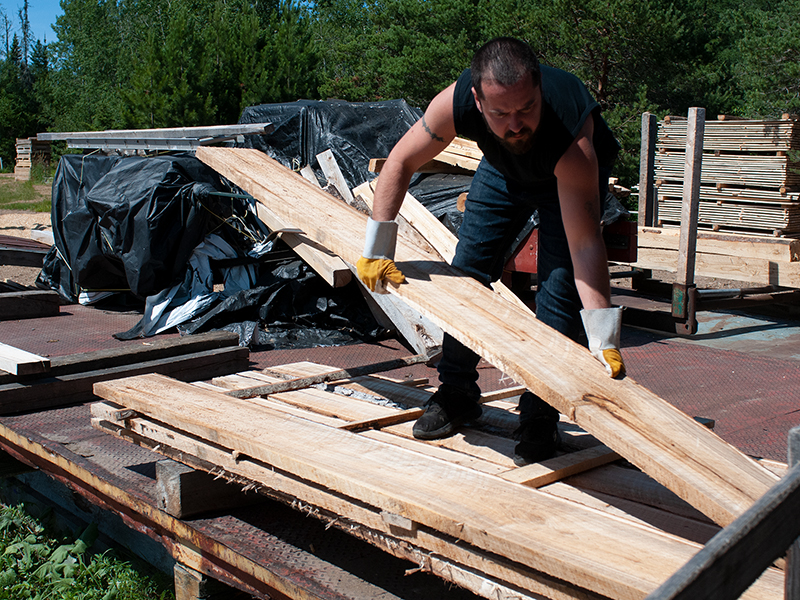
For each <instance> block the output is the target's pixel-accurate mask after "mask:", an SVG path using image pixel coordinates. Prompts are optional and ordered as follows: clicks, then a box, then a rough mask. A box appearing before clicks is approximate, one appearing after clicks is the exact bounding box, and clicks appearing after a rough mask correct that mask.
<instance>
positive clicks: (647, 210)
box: [638, 112, 658, 228]
mask: <svg viewBox="0 0 800 600" xmlns="http://www.w3.org/2000/svg"><path fill="white" fill-rule="evenodd" d="M657 135H658V119H657V118H656V116H655V115H653V114H651V113H648V112H646V113H643V114H642V143H641V150H640V152H639V214H638V222H639V223H638V224H639V227H640V228H641V227H646V226H649V227H652V226H653V225H655V224H656V223H658V216H657V211H658V204H657V203H656V201H655V188H654V187H653V185H654V182H655V166H654V155H655V151H656V137H657Z"/></svg>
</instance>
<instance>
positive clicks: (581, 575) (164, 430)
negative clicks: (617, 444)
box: [92, 363, 783, 600]
mask: <svg viewBox="0 0 800 600" xmlns="http://www.w3.org/2000/svg"><path fill="white" fill-rule="evenodd" d="M335 370H336V369H334V368H332V367H326V366H322V365H317V364H312V363H295V364H290V365H283V366H278V367H271V368H268V369H264V370H263V371H248V372H241V373H239V374H236V375H229V376H223V377H217V378H215V379H213V380H211V381H210V382H197V383H181V382H178V381H176V380H173V379H170V378H167V377H164V376H160V375H142V376H139V377H132V378H127V379H119V380H116V381H109V382H105V383H98V384H96V385H95V394H96V395H98V396H100V397H101V398H103V399H104V401H103V402H100V403H96V404H94V405H93V406H92V417H93V424H94V425H95V427H98V428H100V429H102V430H104V431H107V432H109V433H112V434H115V435H118V436H120V437H123V438H126V439H130V440H133V441H135V442H136V443H139V444H141V445H143V446H146V447H150V448H155V449H156V450H157V451H159V452H162V453H164V454H166V455H167V456H171V457H179V460H181V461H182V462H184V463H186V464H187V465H189V466H191V467H194V468H198V469H202V470H206V471H208V472H211V473H212V474H214V475H216V476H219V477H223V478H226V479H228V480H231V481H237V482H239V483H241V484H242V485H243V486H245V487H247V488H248V489H249V488H253V487H255V488H257V489H259V491H261V492H262V493H265V494H267V495H269V496H272V497H275V498H278V499H280V500H283V501H285V502H288V503H290V504H292V505H293V506H295V507H296V508H299V509H301V510H303V511H305V512H307V513H308V514H309V515H314V516H317V517H319V518H321V519H323V520H325V521H327V522H328V523H330V524H331V526H335V527H338V528H341V529H342V530H344V531H347V532H349V533H350V534H352V535H355V536H357V537H359V538H361V539H364V540H366V541H368V542H370V543H372V544H374V545H376V546H378V547H380V548H382V549H384V550H386V551H387V552H390V553H392V554H395V555H397V556H400V557H403V558H407V559H410V560H412V561H414V562H415V563H416V564H418V566H419V568H420V569H423V570H427V571H431V572H433V573H436V574H437V575H439V576H441V577H444V578H446V579H448V580H450V581H452V582H453V583H456V584H458V585H461V586H464V587H466V588H468V589H471V590H472V591H474V592H475V593H477V594H479V595H482V596H484V597H487V598H517V599H525V598H555V599H566V598H570V599H578V598H581V599H587V598H591V599H598V600H599V599H601V598H620V599H622V598H630V599H633V598H643V597H644V596H645V595H647V594H648V593H649V592H651V591H652V590H653V589H654V588H655V587H657V586H658V585H659V584H660V583H661V582H662V581H663V580H665V579H666V578H667V577H669V575H670V574H672V573H673V572H674V571H675V570H677V569H678V568H679V567H680V566H681V565H683V564H684V563H685V562H686V561H687V560H689V558H690V557H691V556H692V555H694V554H695V553H696V552H697V550H698V549H699V548H700V544H702V543H704V542H705V541H707V540H708V539H709V538H710V537H711V536H712V535H713V534H714V533H716V532H717V531H718V527H717V526H716V525H714V524H713V523H712V522H711V521H710V520H709V519H707V518H705V517H704V516H703V515H702V514H701V513H699V512H698V511H696V510H694V509H692V507H690V506H689V505H688V504H686V503H685V502H682V501H681V500H680V499H679V498H677V497H676V496H674V495H673V494H671V493H670V492H669V491H668V490H667V489H665V488H664V487H663V486H660V485H658V484H657V483H655V482H654V481H653V480H652V479H650V478H649V477H647V475H645V474H644V473H642V472H641V471H638V470H636V469H633V468H630V465H627V466H625V465H624V463H623V464H616V465H614V464H610V465H607V466H604V467H600V468H597V467H599V466H600V465H604V464H606V463H609V462H613V461H618V460H619V459H620V457H619V455H618V454H616V453H614V452H612V451H611V450H609V449H608V448H607V447H606V446H604V445H602V444H599V443H598V441H597V440H596V439H595V438H593V437H592V436H590V435H587V434H586V433H585V432H584V431H582V430H581V429H580V428H578V427H576V426H575V424H574V423H571V422H569V421H567V420H564V419H562V422H561V424H560V429H561V431H562V435H563V438H564V446H565V448H567V449H568V450H570V451H571V452H570V453H567V454H564V455H563V456H560V457H557V458H555V459H552V460H550V461H546V462H543V463H539V464H532V465H528V466H525V467H515V466H514V464H513V461H512V460H511V458H510V456H511V455H512V450H513V446H514V444H515V441H514V440H513V439H512V432H513V429H514V428H515V427H516V423H517V415H516V412H515V407H516V399H517V398H516V395H518V394H519V393H520V391H521V390H520V388H518V387H517V388H509V389H508V390H502V391H500V392H495V393H489V394H486V397H485V398H484V399H483V400H484V414H483V416H482V417H481V419H480V421H479V423H478V427H477V428H475V429H469V430H465V431H464V432H463V433H461V434H458V435H456V436H454V437H452V438H448V439H445V440H440V441H437V442H421V441H419V440H415V439H413V437H412V435H411V420H412V419H413V418H414V417H415V416H416V415H417V414H418V413H419V408H418V407H420V406H421V405H423V404H424V402H425V401H426V400H427V399H428V398H429V397H430V394H431V389H430V388H428V387H427V386H425V385H424V383H425V382H424V381H423V382H415V383H416V385H408V384H407V383H405V384H404V383H401V382H397V381H394V380H390V379H387V378H382V377H379V376H367V377H359V378H353V379H350V380H344V381H339V382H337V383H336V384H335V385H327V386H314V387H307V388H303V389H298V390H294V391H289V392H283V393H277V394H273V395H270V396H268V397H255V398H250V399H238V398H234V397H232V396H231V395H228V394H229V393H230V391H231V390H237V389H238V390H241V389H242V388H253V387H258V386H263V385H267V384H270V383H277V382H285V381H284V380H285V379H286V378H304V377H309V376H314V375H320V374H324V373H326V372H330V371H335ZM582 471H583V473H582V474H580V473H581V472H582ZM569 475H572V477H571V478H570V479H567V480H566V482H562V481H559V480H560V479H563V478H564V477H568V476H569ZM782 586H783V574H782V573H781V572H780V571H778V570H776V569H769V570H768V571H767V572H766V573H765V574H764V575H763V576H762V577H761V578H760V579H759V581H758V582H756V583H755V584H754V585H753V586H752V587H751V588H750V590H749V591H748V592H747V593H746V594H745V596H743V597H744V598H779V597H781V594H782Z"/></svg>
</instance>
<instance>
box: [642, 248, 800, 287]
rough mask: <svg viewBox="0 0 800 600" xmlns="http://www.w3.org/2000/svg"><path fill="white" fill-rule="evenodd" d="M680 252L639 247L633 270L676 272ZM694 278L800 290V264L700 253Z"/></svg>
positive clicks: (696, 260)
mask: <svg viewBox="0 0 800 600" xmlns="http://www.w3.org/2000/svg"><path fill="white" fill-rule="evenodd" d="M677 264H678V253H677V252H676V251H674V250H660V249H657V248H639V250H638V256H637V260H636V262H635V263H630V265H631V266H632V267H636V268H640V269H659V270H663V271H671V272H673V273H674V272H675V271H676V267H677ZM695 275H697V276H702V277H719V278H722V279H732V280H734V281H744V282H748V283H752V284H755V285H759V286H762V285H763V286H766V285H777V286H781V287H790V288H800V263H799V262H791V263H785V262H777V261H770V260H766V259H761V258H748V257H741V256H733V255H723V254H705V253H702V254H697V255H696V257H695Z"/></svg>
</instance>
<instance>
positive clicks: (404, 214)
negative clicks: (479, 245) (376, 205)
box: [353, 179, 533, 314]
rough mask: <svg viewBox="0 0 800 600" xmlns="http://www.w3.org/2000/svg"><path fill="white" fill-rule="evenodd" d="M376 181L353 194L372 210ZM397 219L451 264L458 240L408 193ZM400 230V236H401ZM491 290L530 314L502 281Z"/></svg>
mask: <svg viewBox="0 0 800 600" xmlns="http://www.w3.org/2000/svg"><path fill="white" fill-rule="evenodd" d="M376 185H377V179H373V180H372V181H368V182H366V183H364V184H362V185H360V186H359V187H357V188H356V189H355V190H353V191H354V193H358V194H360V195H361V196H362V197H363V198H364V199H365V201H366V202H367V204H368V205H369V207H370V208H372V200H373V198H374V192H375V186H376ZM399 217H400V218H402V219H404V220H405V221H406V222H407V223H408V224H409V225H410V226H411V227H413V228H414V229H415V230H416V231H417V232H418V233H419V234H420V235H421V236H422V238H423V239H424V240H426V241H427V242H428V243H430V244H431V246H433V249H434V250H435V251H436V252H437V253H438V254H439V255H440V256H441V257H442V258H443V259H444V260H445V261H446V262H447V263H448V264H450V263H452V262H453V257H454V256H455V255H456V245H457V244H458V238H456V236H455V235H453V233H452V232H451V231H450V230H449V229H447V227H445V226H444V223H442V222H441V221H440V220H439V219H437V218H436V217H435V216H434V215H433V213H431V211H429V210H428V209H427V208H425V206H423V204H422V203H421V202H420V201H419V200H417V199H416V198H414V196H412V195H411V194H409V193H406V195H405V199H404V200H403V204H402V206H401V207H400V214H399ZM402 232H403V230H402V228H401V230H400V235H402ZM491 286H492V289H493V290H494V291H495V292H497V293H498V294H500V295H501V296H503V298H505V299H506V300H508V301H510V302H513V303H514V304H516V305H517V307H518V308H520V309H522V310H524V311H526V312H530V313H531V314H533V313H532V311H531V309H530V307H528V306H527V305H526V304H525V303H524V302H522V300H520V299H519V297H518V296H517V295H516V294H515V293H514V292H512V291H511V289H510V288H509V287H508V286H506V285H505V284H504V283H503V282H502V281H495V282H494V283H492V284H491Z"/></svg>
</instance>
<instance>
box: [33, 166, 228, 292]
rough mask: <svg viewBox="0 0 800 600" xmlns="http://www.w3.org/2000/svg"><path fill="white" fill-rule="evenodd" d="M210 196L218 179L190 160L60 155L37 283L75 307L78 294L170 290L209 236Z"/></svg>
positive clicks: (214, 174)
mask: <svg viewBox="0 0 800 600" xmlns="http://www.w3.org/2000/svg"><path fill="white" fill-rule="evenodd" d="M215 189H216V190H223V189H225V186H224V185H223V184H222V181H221V179H220V177H219V176H218V175H217V174H216V173H215V172H214V171H213V170H211V169H210V168H208V167H206V166H205V165H204V164H203V163H201V162H200V161H199V160H197V159H196V158H194V157H193V156H188V155H178V156H156V157H151V158H143V157H104V156H82V155H65V156H63V157H62V158H61V160H60V161H59V164H58V168H57V169H56V174H55V179H54V181H53V196H52V210H51V221H52V224H53V237H54V240H55V246H54V250H53V251H51V253H50V254H49V255H48V257H47V258H46V259H45V261H44V267H43V270H42V274H41V275H40V277H39V280H40V283H41V284H43V285H45V286H46V287H50V288H52V289H57V290H58V291H59V292H60V293H61V295H62V296H64V297H65V298H67V299H68V300H70V301H73V302H74V301H76V300H77V297H78V293H79V290H97V291H100V290H130V291H131V293H133V294H134V295H135V296H137V297H139V298H145V297H146V296H148V295H150V294H152V293H155V292H158V291H160V290H162V289H164V288H166V287H169V286H171V285H172V284H173V283H175V282H176V281H179V280H180V279H181V278H182V276H183V272H184V271H185V268H186V263H187V260H188V258H189V256H190V255H191V253H192V250H193V249H194V248H195V246H197V245H198V244H199V243H200V242H201V241H202V240H203V238H204V237H205V235H206V233H207V226H208V223H209V218H210V213H209V212H208V211H207V210H204V209H203V208H202V207H201V203H200V199H201V198H207V192H208V191H209V190H215Z"/></svg>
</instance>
